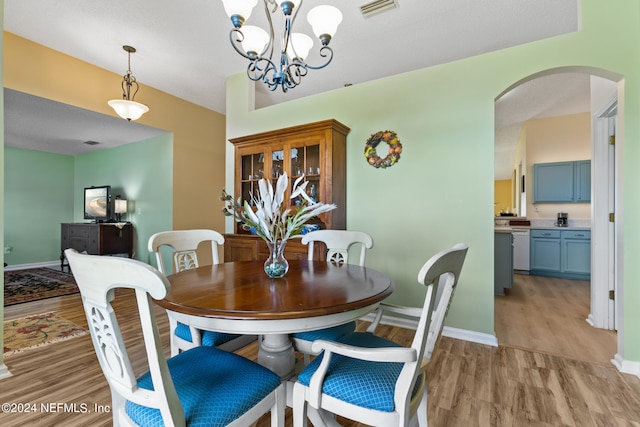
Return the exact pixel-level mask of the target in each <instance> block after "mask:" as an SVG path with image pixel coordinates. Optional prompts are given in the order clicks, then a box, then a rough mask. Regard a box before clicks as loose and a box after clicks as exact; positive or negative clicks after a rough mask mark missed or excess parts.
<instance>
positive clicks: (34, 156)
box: [4, 147, 74, 266]
mask: <svg viewBox="0 0 640 427" xmlns="http://www.w3.org/2000/svg"><path fill="white" fill-rule="evenodd" d="M4 155H5V157H4V179H5V186H4V203H5V204H4V241H5V245H6V246H8V247H11V251H10V252H9V253H5V255H4V257H5V262H6V263H7V264H9V266H12V265H20V264H31V263H38V262H47V261H53V260H56V259H59V258H60V223H62V222H70V220H71V219H72V217H73V199H74V191H73V157H72V156H64V155H60V154H51V153H45V152H40V151H32V150H22V149H19V148H12V147H5V149H4Z"/></svg>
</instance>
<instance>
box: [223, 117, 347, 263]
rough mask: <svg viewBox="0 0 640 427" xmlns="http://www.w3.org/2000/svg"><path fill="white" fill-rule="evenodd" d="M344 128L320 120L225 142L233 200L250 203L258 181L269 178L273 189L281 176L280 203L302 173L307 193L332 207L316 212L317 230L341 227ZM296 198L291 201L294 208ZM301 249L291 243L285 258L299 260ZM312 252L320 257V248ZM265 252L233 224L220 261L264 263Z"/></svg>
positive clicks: (303, 253) (262, 245) (255, 239)
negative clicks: (230, 149)
mask: <svg viewBox="0 0 640 427" xmlns="http://www.w3.org/2000/svg"><path fill="white" fill-rule="evenodd" d="M348 133H349V128H348V127H346V126H345V125H343V124H342V123H340V122H338V121H336V120H324V121H321V122H315V123H309V124H305V125H300V126H294V127H289V128H285V129H279V130H274V131H269V132H263V133H259V134H255V135H249V136H244V137H241V138H234V139H231V140H230V142H231V143H232V144H233V145H234V148H235V164H234V168H235V169H234V170H235V194H234V196H235V198H236V199H237V198H238V197H242V199H243V200H251V195H252V194H253V195H256V194H257V192H258V181H260V179H261V178H263V177H264V178H267V179H270V180H271V182H272V184H273V186H274V187H275V184H276V181H277V180H278V177H280V175H282V174H283V173H285V172H286V173H287V175H288V176H289V181H290V182H289V186H288V189H287V193H286V200H287V201H289V194H290V191H291V186H292V185H293V183H294V181H295V180H296V179H297V178H298V177H300V176H303V175H304V179H305V180H306V181H308V182H309V184H307V188H306V190H307V194H308V195H309V197H311V198H313V199H315V200H316V201H318V202H323V203H334V204H335V205H336V206H337V208H336V209H334V210H332V211H330V212H326V213H323V214H321V215H320V216H319V217H318V219H317V221H316V222H317V223H318V224H319V225H320V228H328V229H344V228H345V227H346V166H347V162H346V142H347V134H348ZM297 202H298V201H297V200H293V201H291V204H292V205H294V206H293V207H294V208H295V204H296V203H297ZM306 253H307V248H306V246H303V245H302V244H301V243H300V242H299V240H298V239H292V240H291V241H289V242H288V243H287V247H286V248H285V257H288V258H290V259H295V258H305V257H306ZM315 253H319V254H324V251H323V250H317V251H316V252H315ZM267 254H268V250H267V247H266V244H265V243H264V241H262V239H260V238H259V237H257V236H254V235H252V234H250V233H249V232H248V231H245V230H243V229H242V227H241V226H239V224H237V223H236V224H235V230H234V234H229V235H227V236H226V241H225V249H224V260H225V262H230V261H244V260H256V259H262V258H264V259H266V256H267Z"/></svg>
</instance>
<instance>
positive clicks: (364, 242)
mask: <svg viewBox="0 0 640 427" xmlns="http://www.w3.org/2000/svg"><path fill="white" fill-rule="evenodd" d="M313 242H322V243H324V244H325V245H326V246H327V262H332V263H334V264H338V265H340V264H348V263H349V250H350V249H351V248H352V247H353V246H356V245H359V247H360V252H359V256H358V265H360V266H364V265H365V262H366V256H367V250H368V249H371V248H373V239H372V238H371V236H370V235H368V234H367V233H364V232H362V231H351V230H317V231H312V232H310V233H307V234H305V235H304V236H302V244H303V245H306V244H308V245H309V250H308V252H307V258H308V259H309V260H313V255H314V245H313Z"/></svg>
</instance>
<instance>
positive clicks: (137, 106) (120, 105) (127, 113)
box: [107, 99, 149, 121]
mask: <svg viewBox="0 0 640 427" xmlns="http://www.w3.org/2000/svg"><path fill="white" fill-rule="evenodd" d="M107 104H109V106H110V107H111V108H113V109H114V110H115V111H116V113H117V114H118V115H119V116H120V117H122V118H123V119H127V120H129V121H131V120H138V119H139V118H140V117H142V115H143V114H144V113H146V112H147V111H149V107H147V106H146V105H144V104H141V103H139V102H135V101H127V100H126V99H112V100H111V101H109V102H107Z"/></svg>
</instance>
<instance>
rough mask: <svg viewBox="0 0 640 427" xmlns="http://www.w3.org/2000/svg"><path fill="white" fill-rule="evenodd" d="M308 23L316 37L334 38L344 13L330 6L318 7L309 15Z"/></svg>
mask: <svg viewBox="0 0 640 427" xmlns="http://www.w3.org/2000/svg"><path fill="white" fill-rule="evenodd" d="M307 21H309V24H311V27H312V28H313V33H314V34H315V35H316V37H318V38H320V36H322V35H324V34H328V35H330V36H331V37H333V35H334V34H335V33H336V31H337V30H338V25H340V23H341V22H342V12H340V9H338V8H337V7H333V6H329V5H322V6H316V7H314V8H313V9H311V10H310V11H309V13H308V14H307Z"/></svg>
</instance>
